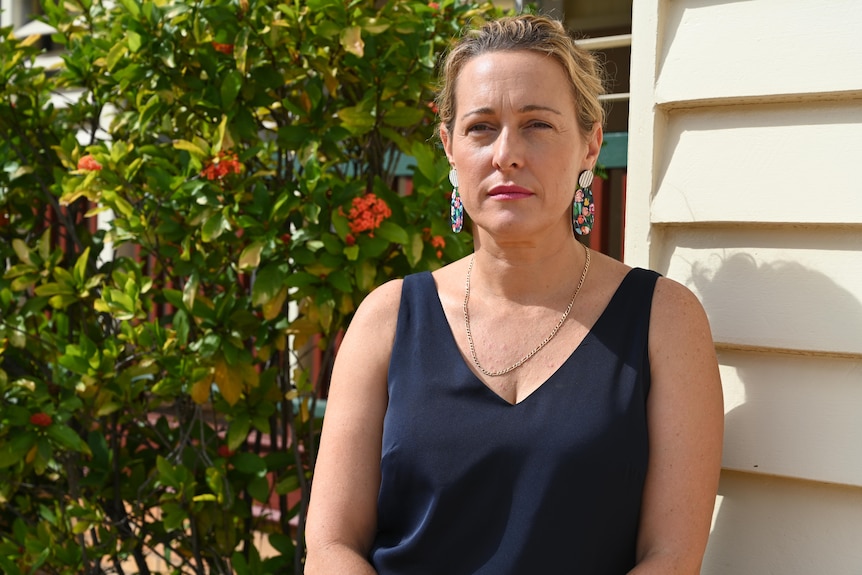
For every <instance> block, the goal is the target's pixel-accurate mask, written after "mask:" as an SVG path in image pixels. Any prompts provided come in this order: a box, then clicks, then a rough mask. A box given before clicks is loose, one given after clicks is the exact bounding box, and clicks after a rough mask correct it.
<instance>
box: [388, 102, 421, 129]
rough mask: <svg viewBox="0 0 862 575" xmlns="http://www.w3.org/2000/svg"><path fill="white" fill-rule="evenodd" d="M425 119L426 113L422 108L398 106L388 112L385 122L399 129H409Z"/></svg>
mask: <svg viewBox="0 0 862 575" xmlns="http://www.w3.org/2000/svg"><path fill="white" fill-rule="evenodd" d="M424 117H425V111H424V110H422V109H420V108H408V107H407V106H398V107H395V108H391V109H389V110H387V111H386V114H385V115H384V116H383V121H384V122H385V123H387V124H389V125H390V126H396V127H398V128H409V127H412V126H415V125H417V124H418V123H419V122H421V121H422V118H424Z"/></svg>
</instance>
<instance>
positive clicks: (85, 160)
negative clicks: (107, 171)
mask: <svg viewBox="0 0 862 575" xmlns="http://www.w3.org/2000/svg"><path fill="white" fill-rule="evenodd" d="M78 169H79V170H83V171H85V172H92V171H98V170H101V169H102V164H100V163H99V162H97V161H96V159H95V158H94V157H93V156H91V155H90V154H87V155H86V156H82V157H81V159H80V160H78Z"/></svg>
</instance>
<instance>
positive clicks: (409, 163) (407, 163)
mask: <svg viewBox="0 0 862 575" xmlns="http://www.w3.org/2000/svg"><path fill="white" fill-rule="evenodd" d="M415 167H416V159H415V158H414V157H413V156H406V155H404V154H401V155H400V156H399V157H398V163H397V164H396V165H395V176H396V177H402V176H404V177H408V178H409V177H411V176H413V168H415Z"/></svg>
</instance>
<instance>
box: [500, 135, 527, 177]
mask: <svg viewBox="0 0 862 575" xmlns="http://www.w3.org/2000/svg"><path fill="white" fill-rule="evenodd" d="M492 162H493V165H494V169H496V170H500V171H506V170H511V169H514V168H520V167H522V166H523V165H524V142H523V139H522V138H521V137H520V135H519V134H518V131H517V130H512V129H509V128H508V127H507V128H503V129H502V130H500V133H499V135H498V136H497V140H496V141H495V142H494V158H493V160H492Z"/></svg>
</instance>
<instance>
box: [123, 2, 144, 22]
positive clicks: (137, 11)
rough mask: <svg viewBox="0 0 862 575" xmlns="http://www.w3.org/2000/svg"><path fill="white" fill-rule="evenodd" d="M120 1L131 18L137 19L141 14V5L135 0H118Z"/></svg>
mask: <svg viewBox="0 0 862 575" xmlns="http://www.w3.org/2000/svg"><path fill="white" fill-rule="evenodd" d="M120 3H121V4H122V5H123V7H125V9H126V10H128V12H129V14H131V16H132V18H134V19H136V20H137V19H138V17H139V16H140V15H141V7H140V6H139V5H138V3H137V2H135V0H120Z"/></svg>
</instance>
